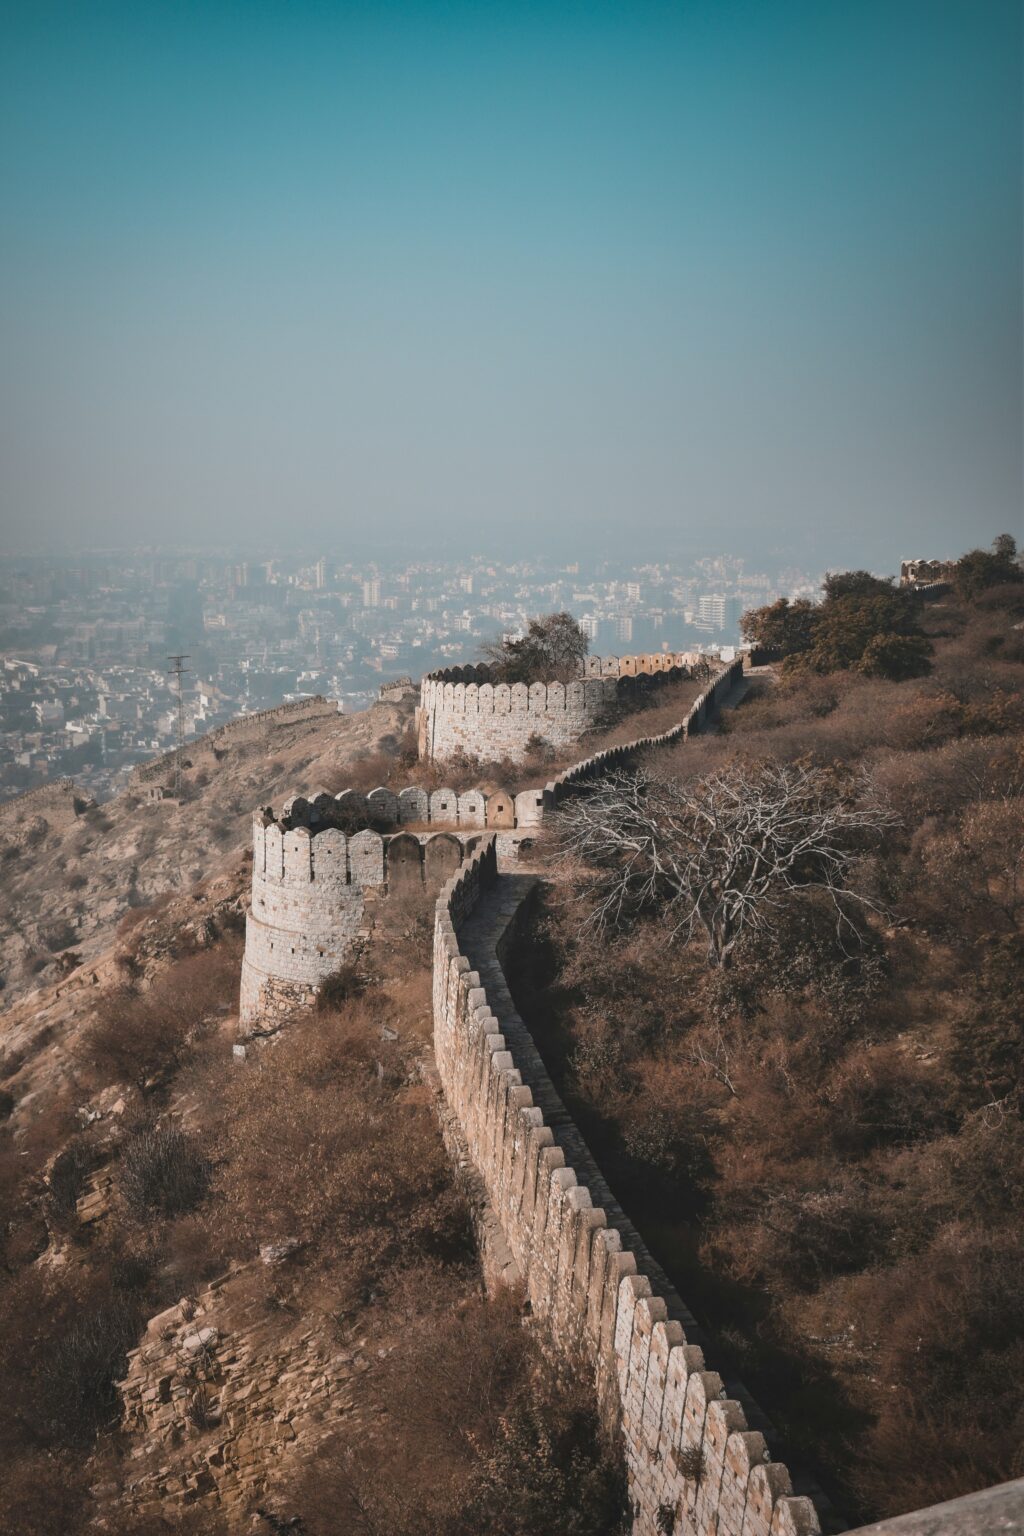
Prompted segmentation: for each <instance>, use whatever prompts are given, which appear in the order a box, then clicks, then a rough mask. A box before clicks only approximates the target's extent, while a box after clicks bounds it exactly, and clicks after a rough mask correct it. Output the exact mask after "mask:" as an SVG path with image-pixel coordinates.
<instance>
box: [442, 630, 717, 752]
mask: <svg viewBox="0 0 1024 1536" xmlns="http://www.w3.org/2000/svg"><path fill="white" fill-rule="evenodd" d="M688 675H689V673H688V670H687V667H686V659H685V657H684V656H682V655H677V654H675V653H673V652H662V651H658V652H655V653H653V654H651V655H643V656H588V657H586V658H585V660H584V661H583V662H582V663H581V666H580V675H579V677H578V678H577V679H576V680H575V681H573V682H571V683H557V682H540V681H538V682H535V683H511V684H509V683H495V682H492V681H491V669H490V668H489V667H488V666H486V665H481V666H477V667H473V666H470V667H446V668H445V669H444V670H443V671H441V672H431V673H429V674H428V676H426V677H425V678H424V679H423V682H422V684H421V685H420V705H419V709H418V710H417V712H416V720H417V742H418V750H419V755H420V757H421V758H428V759H432V758H446V757H452V756H454V755H455V754H456V753H458V752H465V753H467V754H468V755H470V756H473V757H481V758H502V757H510V758H512V760H513V761H514V762H518V761H521V760H522V759H523V758H524V757H526V755H527V753H528V752H529V749H530V743H531V740H532V739H534V738H537V737H539V738H540V739H541V740H542V741H545V742H547V743H548V744H549V746H552V747H554V748H556V750H564V749H565V748H566V747H571V746H573V745H574V743H575V742H577V741H578V740H579V738H580V737H581V736H582V735H584V734H585V733H586V732H587V731H591V730H594V729H595V728H596V727H597V726H599V725H602V724H605V723H606V722H607V721H608V720H609V719H610V718H611V717H612V716H613V715H614V714H615V713H617V712H618V711H620V710H622V709H628V708H629V707H630V705H631V703H632V702H633V700H634V698H635V695H636V693H637V692H638V691H643V690H644V689H645V688H646V687H649V686H651V685H652V684H655V683H661V682H668V681H674V680H676V679H678V678H683V677H687V676H688Z"/></svg>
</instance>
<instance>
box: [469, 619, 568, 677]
mask: <svg viewBox="0 0 1024 1536" xmlns="http://www.w3.org/2000/svg"><path fill="white" fill-rule="evenodd" d="M588 644H589V642H588V640H587V637H586V635H585V634H584V632H583V630H582V629H581V628H580V626H579V625H578V624H577V622H576V620H575V619H574V618H573V616H572V614H571V613H549V614H547V615H545V616H544V617H543V618H539V619H531V620H530V623H529V626H528V627H527V631H526V634H525V635H522V636H520V637H519V638H518V639H515V640H510V639H504V640H492V641H489V642H488V643H487V644H485V645H483V646H481V654H482V655H483V658H484V660H485V661H486V662H488V663H489V665H490V668H491V674H492V676H493V677H494V678H495V680H496V681H498V682H503V683H534V682H562V683H568V682H571V681H572V679H573V678H574V677H576V676H578V674H579V664H580V662H581V661H582V660H583V658H584V656H585V655H586V654H587V650H588Z"/></svg>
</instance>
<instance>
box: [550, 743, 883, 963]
mask: <svg viewBox="0 0 1024 1536" xmlns="http://www.w3.org/2000/svg"><path fill="white" fill-rule="evenodd" d="M895 822H896V817H895V816H894V815H893V814H892V812H890V811H889V810H887V809H886V808H885V806H883V805H882V804H881V803H880V802H878V801H877V800H876V799H875V797H874V796H873V795H872V794H871V792H870V788H869V786H868V785H867V784H866V783H864V782H863V781H862V782H859V783H858V784H857V785H856V786H855V787H854V790H853V792H845V793H844V792H843V791H842V790H840V788H839V787H838V786H837V785H836V783H835V780H834V778H833V777H832V776H831V775H829V774H827V773H825V772H823V771H822V770H820V769H816V768H801V767H793V766H790V765H788V764H783V763H775V762H768V763H764V764H759V765H756V766H745V765H736V766H733V767H729V768H725V769H721V770H719V771H718V772H716V773H713V774H710V775H709V776H708V777H707V778H703V779H698V780H695V781H691V782H689V783H684V782H681V781H679V780H676V779H669V778H662V777H657V776H654V775H651V774H649V773H647V772H644V771H642V770H641V771H638V772H636V773H617V774H610V775H609V776H608V777H607V778H605V779H604V780H602V781H601V782H600V783H599V784H598V785H597V786H595V787H594V788H593V789H591V790H590V791H589V792H587V793H584V794H582V795H580V796H579V797H578V798H576V799H574V800H572V801H570V802H569V803H568V804H567V805H566V806H565V807H564V809H563V810H562V812H561V815H560V840H561V845H562V852H563V857H565V858H567V859H569V860H570V861H573V862H579V863H582V864H583V865H584V866H585V868H586V874H585V876H584V879H585V882H586V883H587V884H588V886H589V891H590V896H591V899H592V902H593V906H592V911H591V915H590V918H589V921H590V922H592V923H593V924H594V925H596V926H598V927H623V926H626V925H628V923H629V922H630V921H631V920H632V919H633V918H634V917H636V916H637V915H639V914H640V913H642V912H645V911H660V912H662V913H663V914H664V915H665V916H666V917H667V918H668V919H669V921H670V923H671V938H672V939H676V938H678V937H680V936H682V937H684V938H686V939H690V938H692V937H693V936H694V934H696V933H698V932H699V933H703V935H704V937H705V938H706V940H707V945H708V962H709V964H710V965H713V966H727V965H728V964H729V960H730V957H731V955H732V952H733V950H734V949H735V947H736V944H737V943H738V942H739V940H740V938H741V937H742V936H743V934H744V933H745V932H747V931H749V930H752V929H756V928H763V927H765V926H767V925H768V924H769V923H770V921H771V918H772V915H773V913H774V911H775V910H776V909H777V908H778V907H779V906H780V905H781V904H782V903H783V901H785V900H788V899H791V897H792V896H793V894H794V893H796V894H799V893H801V892H810V891H824V892H826V893H827V894H828V896H829V897H830V898H831V899H832V901H833V903H834V905H835V910H836V921H837V924H838V925H839V926H840V928H842V927H844V926H846V925H851V924H850V918H849V915H848V912H847V910H846V908H847V903H849V902H852V903H857V904H860V905H861V906H864V907H873V906H874V904H873V903H872V901H871V900H870V898H869V897H868V896H867V895H866V894H865V893H864V892H863V891H861V890H858V889H857V886H856V883H855V869H856V865H857V863H858V861H859V859H860V858H861V856H862V854H863V852H864V850H865V849H866V848H867V847H869V846H871V845H872V843H874V842H875V841H876V840H877V838H878V836H879V834H880V833H881V832H883V831H884V830H885V829H886V828H887V827H890V826H893V825H894V824H895ZM851 926H852V925H851Z"/></svg>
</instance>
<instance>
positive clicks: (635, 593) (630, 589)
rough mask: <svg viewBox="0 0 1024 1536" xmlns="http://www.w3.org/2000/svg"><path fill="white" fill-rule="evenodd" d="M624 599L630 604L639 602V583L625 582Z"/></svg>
mask: <svg viewBox="0 0 1024 1536" xmlns="http://www.w3.org/2000/svg"><path fill="white" fill-rule="evenodd" d="M626 597H627V598H628V600H629V601H630V602H631V603H638V602H639V601H640V583H639V582H638V581H627V582H626Z"/></svg>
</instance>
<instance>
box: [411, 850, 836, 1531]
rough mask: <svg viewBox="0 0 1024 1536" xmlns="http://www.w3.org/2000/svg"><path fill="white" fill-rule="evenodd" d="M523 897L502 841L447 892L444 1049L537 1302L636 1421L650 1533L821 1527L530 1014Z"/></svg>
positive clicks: (438, 996)
mask: <svg viewBox="0 0 1024 1536" xmlns="http://www.w3.org/2000/svg"><path fill="white" fill-rule="evenodd" d="M503 879H504V883H505V885H506V886H508V885H509V884H510V881H509V879H508V877H503ZM527 883H529V882H527ZM519 900H520V898H519V896H518V894H517V893H516V892H515V891H514V890H513V892H512V900H511V907H510V906H509V904H508V903H507V902H504V903H503V902H502V900H501V895H500V889H499V875H498V867H497V858H496V855H495V850H494V848H493V846H492V845H490V844H488V846H486V847H485V848H483V849H481V850H479V851H478V852H477V853H476V854H475V855H474V856H473V858H472V859H471V860H470V861H469V862H468V863H467V864H466V865H465V866H464V867H463V868H462V869H461V870H460V871H459V872H458V874H457V875H455V876H454V877H453V878H452V880H451V881H450V882H449V883H448V884H447V885H446V887H445V889H444V890H443V892H442V894H441V898H440V900H439V901H438V904H437V909H436V918H435V933H434V1003H433V1006H434V1050H435V1057H436V1060H437V1066H438V1072H439V1074H440V1078H441V1082H442V1086H443V1088H444V1093H445V1097H446V1100H447V1102H448V1105H449V1107H450V1108H451V1109H452V1110H453V1111H454V1113H455V1115H456V1117H457V1119H458V1122H459V1125H460V1128H461V1131H462V1134H463V1136H464V1138H465V1141H466V1145H467V1147H468V1149H469V1154H470V1157H471V1159H472V1163H473V1166H474V1168H475V1169H476V1171H477V1173H478V1174H479V1176H480V1178H481V1180H482V1182H483V1184H484V1187H485V1189H486V1191H487V1195H488V1198H489V1200H490V1202H491V1205H492V1207H493V1210H494V1212H495V1214H496V1216H497V1219H498V1222H499V1224H500V1226H501V1229H502V1232H503V1234H504V1237H505V1239H506V1241H507V1243H508V1246H509V1249H510V1250H511V1253H512V1256H513V1258H514V1260H515V1263H516V1265H517V1267H518V1269H519V1272H520V1274H521V1275H522V1277H523V1281H524V1284H525V1286H526V1290H527V1294H528V1296H529V1300H530V1306H531V1315H533V1316H534V1317H535V1318H537V1320H538V1321H539V1322H540V1323H541V1325H542V1326H543V1327H544V1328H545V1330H546V1333H547V1336H548V1338H549V1340H550V1342H551V1344H552V1346H553V1347H554V1349H555V1351H556V1352H557V1353H559V1354H561V1355H563V1356H565V1357H566V1358H567V1359H571V1360H574V1361H582V1362H583V1363H584V1365H585V1366H586V1367H587V1368H588V1369H589V1371H590V1372H591V1373H592V1375H593V1378H594V1381H595V1385H596V1390H597V1394H598V1401H599V1404H600V1407H601V1412H602V1415H603V1417H604V1419H605V1421H606V1423H607V1424H608V1425H609V1427H611V1428H613V1429H617V1430H618V1431H619V1432H620V1433H621V1437H622V1444H623V1449H624V1452H625V1458H626V1466H627V1474H628V1480H629V1493H630V1499H631V1502H632V1505H633V1510H634V1527H633V1529H634V1533H635V1536H664V1533H666V1532H673V1533H676V1536H682V1533H683V1532H684V1531H685V1532H686V1533H687V1536H812V1533H814V1532H817V1531H818V1530H819V1522H818V1517H817V1513H816V1511H815V1508H814V1505H813V1503H812V1502H811V1500H810V1499H809V1498H807V1497H806V1496H804V1495H798V1494H795V1493H794V1491H793V1486H792V1482H791V1479H790V1477H789V1474H788V1472H787V1470H786V1468H785V1467H784V1466H782V1465H781V1464H779V1463H777V1462H773V1461H772V1460H771V1453H770V1450H769V1446H768V1442H767V1440H766V1438H765V1433H764V1428H762V1427H759V1424H762V1425H763V1420H761V1419H760V1416H759V1415H758V1413H757V1410H756V1407H755V1405H753V1404H752V1403H751V1402H750V1399H749V1398H748V1397H747V1396H746V1394H742V1395H740V1393H738V1392H737V1391H735V1390H734V1389H733V1386H732V1384H730V1385H729V1386H727V1385H726V1383H725V1382H724V1381H723V1379H722V1377H721V1376H720V1375H718V1374H717V1373H716V1372H715V1371H714V1370H712V1369H710V1368H709V1363H708V1362H707V1361H706V1360H705V1356H704V1349H703V1346H702V1343H701V1342H700V1334H699V1330H698V1329H697V1328H696V1326H695V1325H694V1323H693V1320H692V1317H691V1316H690V1314H689V1313H688V1311H687V1309H686V1308H685V1306H684V1305H683V1304H682V1302H681V1301H680V1299H679V1298H678V1296H676V1295H675V1293H674V1292H673V1291H672V1289H671V1287H670V1286H669V1285H668V1284H667V1282H666V1281H665V1278H664V1276H663V1274H662V1273H661V1271H660V1270H659V1269H658V1266H657V1265H656V1264H655V1263H654V1261H653V1260H652V1259H651V1257H650V1255H649V1254H648V1253H647V1251H646V1249H645V1247H644V1245H643V1243H642V1241H640V1239H639V1237H638V1235H637V1234H636V1233H635V1230H634V1229H633V1228H632V1227H631V1225H630V1223H629V1222H628V1220H627V1219H626V1218H625V1216H624V1215H623V1213H622V1211H621V1209H620V1208H619V1207H618V1206H617V1205H616V1203H615V1202H614V1200H613V1198H612V1197H611V1194H610V1191H608V1189H607V1186H606V1185H605V1184H604V1182H603V1180H602V1179H601V1177H600V1175H599V1173H598V1171H597V1169H596V1165H595V1164H594V1163H593V1160H592V1158H591V1157H590V1155H589V1153H588V1152H587V1149H586V1146H585V1143H584V1142H583V1140H582V1138H581V1137H580V1135H579V1132H578V1131H577V1130H576V1128H575V1127H574V1126H573V1125H572V1122H571V1120H570V1119H569V1117H568V1115H567V1114H566V1112H565V1109H564V1106H563V1105H562V1104H561V1101H560V1099H559V1098H558V1095H557V1094H556V1093H555V1091H554V1089H553V1087H552V1085H551V1083H550V1080H549V1079H548V1077H547V1074H546V1072H545V1071H544V1068H543V1064H542V1063H541V1062H540V1058H539V1055H538V1053H537V1051H536V1048H535V1047H534V1046H533V1043H532V1041H531V1040H530V1037H529V1034H528V1032H527V1030H526V1028H525V1026H524V1025H523V1023H522V1020H521V1019H519V1018H518V1016H517V1015H516V1014H515V1011H514V1009H513V1007H512V1005H511V999H510V996H509V993H508V988H507V986H506V985H505V982H504V978H503V975H502V972H501V966H500V957H501V953H502V948H503V943H504V940H505V935H506V934H507V932H508V930H509V927H510V926H511V923H512V922H513V920H514V917H515V912H516V911H517V910H518V906H519ZM474 961H475V962H476V969H474Z"/></svg>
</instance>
